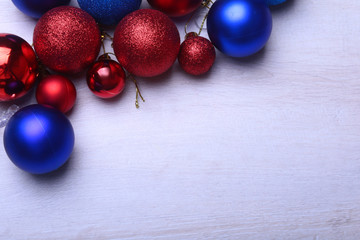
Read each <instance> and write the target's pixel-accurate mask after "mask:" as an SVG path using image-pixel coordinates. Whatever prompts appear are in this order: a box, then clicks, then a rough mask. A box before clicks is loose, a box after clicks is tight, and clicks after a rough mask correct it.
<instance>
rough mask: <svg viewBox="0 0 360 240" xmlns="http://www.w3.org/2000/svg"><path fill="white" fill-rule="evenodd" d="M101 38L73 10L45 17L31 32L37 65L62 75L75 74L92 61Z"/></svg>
mask: <svg viewBox="0 0 360 240" xmlns="http://www.w3.org/2000/svg"><path fill="white" fill-rule="evenodd" d="M100 46H101V35H100V30H99V27H98V26H97V24H96V22H95V20H94V19H93V18H92V17H91V16H90V15H89V14H88V13H86V12H85V11H83V10H81V9H79V8H75V7H69V6H65V7H57V8H54V9H52V10H50V11H48V12H47V13H45V14H44V15H43V16H42V17H41V18H40V20H39V21H38V23H37V24H36V27H35V30H34V47H35V51H36V53H37V55H38V57H39V59H40V60H41V62H42V63H43V64H44V65H45V66H47V67H49V68H50V69H52V70H54V71H57V72H62V73H79V72H81V71H83V70H85V69H86V68H87V67H88V66H89V65H90V64H91V63H93V62H94V61H95V60H96V57H97V56H98V54H99V51H100Z"/></svg>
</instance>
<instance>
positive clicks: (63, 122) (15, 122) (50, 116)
mask: <svg viewBox="0 0 360 240" xmlns="http://www.w3.org/2000/svg"><path fill="white" fill-rule="evenodd" d="M74 141H75V137H74V130H73V128H72V126H71V123H70V121H69V120H68V119H67V118H66V116H65V115H64V114H62V113H61V112H60V111H58V110H56V109H54V108H48V107H44V106H42V105H39V104H35V105H30V106H27V107H25V108H22V109H20V110H19V111H18V112H16V113H15V114H14V116H12V117H11V119H10V120H9V122H8V124H7V126H6V128H5V132H4V146H5V150H6V153H7V155H8V156H9V158H10V159H11V161H12V162H13V163H14V164H15V165H16V166H18V167H19V168H21V169H22V170H24V171H27V172H29V173H33V174H44V173H48V172H52V171H54V170H56V169H58V168H59V167H61V166H62V165H63V164H64V163H65V162H66V161H67V160H68V158H69V157H70V154H71V152H72V150H73V148H74Z"/></svg>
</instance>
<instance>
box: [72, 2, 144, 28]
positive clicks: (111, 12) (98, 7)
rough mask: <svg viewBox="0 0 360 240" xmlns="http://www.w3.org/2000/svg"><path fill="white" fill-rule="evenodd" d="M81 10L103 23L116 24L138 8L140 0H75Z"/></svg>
mask: <svg viewBox="0 0 360 240" xmlns="http://www.w3.org/2000/svg"><path fill="white" fill-rule="evenodd" d="M77 1H78V3H79V6H80V8H81V9H82V10H84V11H86V12H88V13H89V14H90V15H91V16H93V17H94V18H95V20H96V21H97V22H98V23H100V24H103V25H116V24H118V23H119V22H120V20H121V19H123V17H125V16H126V15H127V14H129V13H131V12H133V11H135V10H138V9H139V8H140V5H141V0H77Z"/></svg>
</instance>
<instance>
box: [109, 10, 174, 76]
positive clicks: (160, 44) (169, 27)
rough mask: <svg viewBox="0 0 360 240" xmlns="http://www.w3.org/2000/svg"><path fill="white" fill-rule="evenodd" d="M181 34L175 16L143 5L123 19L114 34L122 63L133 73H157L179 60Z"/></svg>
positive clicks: (162, 71)
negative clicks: (170, 16)
mask: <svg viewBox="0 0 360 240" xmlns="http://www.w3.org/2000/svg"><path fill="white" fill-rule="evenodd" d="M179 48H180V35H179V31H178V30H177V28H176V26H175V24H174V23H173V22H172V21H171V19H170V18H169V17H168V16H166V15H165V14H163V13H162V12H159V11H157V10H152V9H141V10H137V11H135V12H132V13H130V14H128V15H127V16H126V17H125V18H123V19H122V20H121V22H120V23H119V25H118V26H117V28H116V31H115V35H114V51H115V54H116V57H117V59H118V60H119V63H120V64H121V65H122V66H123V67H124V68H125V69H126V70H127V71H129V72H130V73H132V74H134V75H137V76H141V77H153V76H157V75H160V74H162V73H164V72H166V71H167V70H168V69H169V68H170V67H171V66H172V65H173V64H174V62H175V60H176V58H177V55H178V53H179Z"/></svg>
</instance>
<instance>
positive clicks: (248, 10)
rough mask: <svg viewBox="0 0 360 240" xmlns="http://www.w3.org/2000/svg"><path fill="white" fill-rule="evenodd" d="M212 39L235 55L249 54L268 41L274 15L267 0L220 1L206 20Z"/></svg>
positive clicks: (218, 0) (215, 4)
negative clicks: (272, 15)
mask: <svg viewBox="0 0 360 240" xmlns="http://www.w3.org/2000/svg"><path fill="white" fill-rule="evenodd" d="M207 30H208V34H209V37H210V40H211V42H212V43H213V44H214V45H215V47H216V48H217V49H219V50H220V51H221V52H223V53H224V54H226V55H229V56H232V57H247V56H250V55H252V54H254V53H256V52H258V51H259V50H261V49H262V48H263V47H264V46H265V44H266V42H267V41H268V40H269V38H270V35H271V30H272V17H271V12H270V10H269V7H268V6H267V4H266V3H265V2H264V0H217V1H216V2H215V3H214V4H213V5H212V7H211V9H210V11H209V15H208V19H207Z"/></svg>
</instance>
